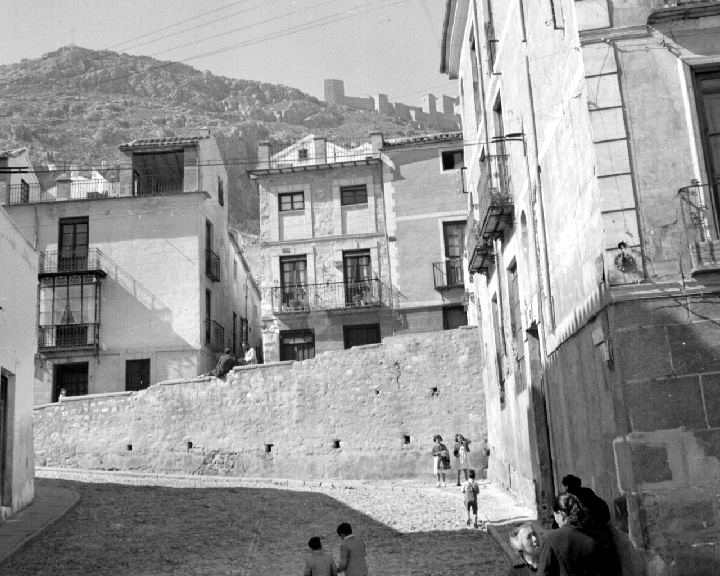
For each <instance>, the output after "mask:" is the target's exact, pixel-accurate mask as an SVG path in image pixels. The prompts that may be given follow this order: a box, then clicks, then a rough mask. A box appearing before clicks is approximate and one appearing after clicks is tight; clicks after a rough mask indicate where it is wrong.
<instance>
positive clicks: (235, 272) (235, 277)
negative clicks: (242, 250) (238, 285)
mask: <svg viewBox="0 0 720 576" xmlns="http://www.w3.org/2000/svg"><path fill="white" fill-rule="evenodd" d="M233 280H237V260H233Z"/></svg>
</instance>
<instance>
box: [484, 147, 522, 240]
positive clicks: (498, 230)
mask: <svg viewBox="0 0 720 576" xmlns="http://www.w3.org/2000/svg"><path fill="white" fill-rule="evenodd" d="M483 172H484V173H485V174H486V178H485V187H484V189H483V190H482V191H481V193H480V195H479V198H478V213H479V218H478V222H477V224H476V225H475V229H474V233H475V238H476V241H477V242H482V241H484V240H485V239H487V238H502V237H503V231H504V229H505V228H506V226H510V225H512V222H513V216H514V213H515V211H514V206H513V195H512V187H511V184H510V170H509V167H508V156H507V154H495V155H489V156H486V157H485V158H484V160H483Z"/></svg>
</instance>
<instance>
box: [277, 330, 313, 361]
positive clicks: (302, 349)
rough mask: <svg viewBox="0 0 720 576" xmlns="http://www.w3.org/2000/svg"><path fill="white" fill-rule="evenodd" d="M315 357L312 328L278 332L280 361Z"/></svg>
mask: <svg viewBox="0 0 720 576" xmlns="http://www.w3.org/2000/svg"><path fill="white" fill-rule="evenodd" d="M314 357H315V333H314V332H313V331H312V330H283V331H281V332H280V361H281V362H282V361H284V360H308V359H309V358H314Z"/></svg>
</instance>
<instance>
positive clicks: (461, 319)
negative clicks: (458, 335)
mask: <svg viewBox="0 0 720 576" xmlns="http://www.w3.org/2000/svg"><path fill="white" fill-rule="evenodd" d="M442 312H443V330H454V329H455V328H459V327H460V326H467V323H468V321H467V313H466V312H465V307H464V306H463V305H462V304H460V305H459V306H446V307H445V308H443V311H442Z"/></svg>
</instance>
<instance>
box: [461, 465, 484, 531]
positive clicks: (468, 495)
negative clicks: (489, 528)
mask: <svg viewBox="0 0 720 576" xmlns="http://www.w3.org/2000/svg"><path fill="white" fill-rule="evenodd" d="M462 491H463V494H465V508H466V509H467V525H468V526H470V510H472V513H473V516H474V517H475V524H474V526H475V528H477V527H478V504H477V497H478V492H480V485H479V484H478V483H477V482H475V470H468V479H467V481H466V482H465V484H463V487H462ZM481 524H482V522H481Z"/></svg>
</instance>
